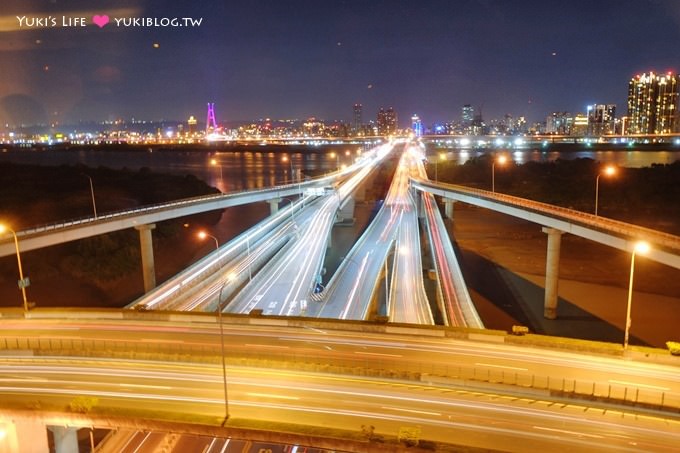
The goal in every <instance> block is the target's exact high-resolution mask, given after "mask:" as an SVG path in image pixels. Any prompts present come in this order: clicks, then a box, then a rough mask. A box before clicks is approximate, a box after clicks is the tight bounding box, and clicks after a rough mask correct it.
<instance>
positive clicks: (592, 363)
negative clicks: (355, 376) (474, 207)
mask: <svg viewBox="0 0 680 453" xmlns="http://www.w3.org/2000/svg"><path fill="white" fill-rule="evenodd" d="M92 327H93V330H88V326H87V324H83V327H82V328H77V327H71V328H70V329H75V330H77V331H78V334H77V335H67V336H61V338H64V339H69V338H72V339H79V338H100V339H106V341H107V342H109V341H112V342H119V341H128V340H129V339H131V338H136V337H133V336H132V335H130V334H129V332H130V331H133V332H138V333H139V338H137V340H139V341H144V342H146V343H153V342H157V343H159V344H166V345H169V344H173V343H177V344H185V345H192V346H201V347H208V348H209V347H210V346H211V345H212V346H213V347H218V346H219V344H218V343H219V336H218V335H219V329H218V326H215V325H212V326H209V327H208V326H205V325H203V326H193V327H186V328H182V327H179V328H176V327H172V326H170V325H162V326H153V325H150V326H147V327H141V326H139V325H127V324H125V325H122V326H121V325H117V328H116V329H115V331H110V330H106V329H105V326H104V325H102V324H96V323H95V324H94V325H93V326H92ZM140 329H142V330H141V332H140ZM207 329H212V332H210V333H208V331H207ZM270 329H273V331H270ZM119 330H122V331H127V332H128V334H127V335H126V336H125V337H121V335H120V333H116V331H119ZM177 330H179V332H182V333H183V334H184V337H185V338H187V339H186V340H178V339H177V333H178V332H177ZM291 330H293V331H294V332H296V333H294V334H293V333H290V332H291ZM245 331H246V332H244V328H243V327H236V326H230V327H227V328H225V336H226V337H227V338H228V340H227V348H228V353H232V354H236V355H238V354H240V353H243V354H246V355H248V354H256V353H260V354H261V355H267V356H271V355H273V354H274V353H275V352H277V351H278V352H279V353H281V354H282V358H284V359H285V358H287V357H290V356H291V355H293V354H295V356H296V357H298V358H304V357H308V358H312V357H318V358H319V359H326V360H339V359H345V362H344V363H345V364H350V365H352V364H356V365H362V363H365V365H366V366H368V367H372V368H375V367H376V366H387V365H389V366H390V367H396V366H400V368H402V369H403V368H406V369H411V370H416V371H423V372H430V373H432V372H434V371H437V372H439V373H442V374H447V373H448V372H449V371H447V367H448V370H451V371H455V367H460V366H466V367H477V368H480V367H481V368H483V369H488V371H489V372H492V371H494V370H496V371H499V370H500V371H502V370H506V371H507V372H513V373H518V374H535V375H541V376H548V375H551V376H556V377H558V378H570V379H580V380H584V381H591V382H600V383H605V384H620V383H621V382H624V383H633V384H635V385H639V386H640V387H641V388H643V389H648V390H654V389H656V390H658V391H668V392H675V393H677V392H678V391H679V390H680V385H679V384H680V374H679V373H678V372H677V367H673V366H670V365H658V364H652V363H641V362H635V361H630V360H625V359H618V358H610V357H603V356H589V355H581V354H575V353H569V352H560V351H554V350H542V349H535V348H528V347H520V346H514V345H507V344H486V343H480V342H468V341H464V340H451V339H444V338H441V339H436V340H430V339H423V338H421V337H409V336H399V335H392V334H370V333H362V336H361V337H356V333H351V332H349V333H337V332H333V331H324V330H319V329H304V328H296V329H279V328H270V327H266V326H258V327H250V328H245ZM248 331H249V332H250V334H248ZM9 332H12V333H11V334H10V335H17V334H18V336H29V337H30V336H32V335H31V334H32V332H35V334H37V335H38V336H42V337H45V338H53V337H54V336H53V335H50V334H48V335H45V332H44V331H31V330H22V331H18V330H16V331H9ZM187 332H197V333H195V334H192V335H189V334H188V333H187ZM277 332H281V333H282V332H288V333H289V334H288V335H280V334H279V333H277ZM8 334H9V333H8ZM21 334H23V335H21ZM244 334H245V335H244ZM57 337H59V336H57ZM126 338H127V340H126ZM46 341H47V340H46ZM285 349H289V350H290V351H285ZM365 353H369V355H370V354H373V355H374V357H372V359H375V360H371V361H368V360H365V361H364V362H361V360H358V359H359V357H360V356H361V355H362V354H365ZM284 356H285V357H284ZM362 358H363V359H367V357H365V356H364V357H362ZM347 359H352V360H347ZM399 362H401V363H402V364H401V365H399ZM555 368H556V369H555ZM631 378H636V379H639V380H638V381H636V380H635V379H631Z"/></svg>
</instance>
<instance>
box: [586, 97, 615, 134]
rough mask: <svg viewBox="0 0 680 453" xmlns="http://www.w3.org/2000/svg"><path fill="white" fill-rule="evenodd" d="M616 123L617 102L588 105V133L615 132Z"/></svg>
mask: <svg viewBox="0 0 680 453" xmlns="http://www.w3.org/2000/svg"><path fill="white" fill-rule="evenodd" d="M615 124H616V104H593V105H589V106H588V135H592V136H599V135H606V134H613V133H614V132H615Z"/></svg>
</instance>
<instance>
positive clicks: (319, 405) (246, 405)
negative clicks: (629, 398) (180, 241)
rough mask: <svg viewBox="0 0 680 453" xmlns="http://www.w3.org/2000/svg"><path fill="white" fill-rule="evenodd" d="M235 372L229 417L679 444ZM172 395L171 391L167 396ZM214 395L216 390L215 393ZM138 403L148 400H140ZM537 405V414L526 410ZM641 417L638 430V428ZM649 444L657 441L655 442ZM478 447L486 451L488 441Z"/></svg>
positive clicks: (651, 434)
mask: <svg viewBox="0 0 680 453" xmlns="http://www.w3.org/2000/svg"><path fill="white" fill-rule="evenodd" d="M239 371H240V372H243V370H230V374H231V375H232V378H231V381H230V394H231V395H233V396H232V400H231V407H232V408H233V410H232V414H233V415H234V416H236V417H255V418H259V419H269V420H273V421H281V422H286V421H290V420H296V422H298V423H299V422H302V423H303V424H310V425H319V424H321V425H322V426H324V425H325V426H335V427H339V426H344V427H346V428H347V429H351V428H352V427H353V426H354V427H355V426H356V424H357V423H359V422H361V423H362V424H365V423H371V424H375V425H376V427H379V428H378V430H379V432H391V431H389V430H390V429H397V428H396V426H398V425H403V424H404V423H414V424H418V425H420V426H422V427H423V438H430V439H436V440H437V439H438V440H440V441H443V440H446V439H450V437H448V436H450V435H452V434H453V432H456V433H458V434H457V435H464V436H470V435H474V433H479V432H484V433H486V434H487V435H493V437H494V442H497V443H495V444H493V445H495V446H496V447H498V446H502V445H503V443H504V442H507V441H510V440H511V439H509V438H508V436H509V437H510V438H512V437H520V438H523V439H524V440H523V442H522V443H523V446H524V447H529V448H528V449H526V450H518V451H531V450H533V449H535V448H548V447H549V446H550V445H553V443H554V440H555V439H557V440H558V441H559V443H561V444H563V445H570V444H571V445H574V446H578V447H579V448H580V449H582V448H588V449H590V448H591V447H597V448H601V445H600V444H601V443H602V442H603V441H606V442H607V445H608V446H609V447H611V448H621V447H625V445H629V444H631V443H634V444H635V445H637V446H638V447H642V448H645V449H647V448H650V449H653V450H654V451H672V449H673V448H677V447H678V446H680V443H679V442H680V439H679V434H678V423H677V421H675V422H674V421H669V420H664V419H658V418H654V417H646V418H645V417H640V416H638V415H634V414H633V415H631V414H628V415H625V414H622V413H615V414H611V412H612V411H610V412H609V414H608V413H607V411H591V412H586V410H587V408H584V407H579V406H568V407H569V408H571V410H565V409H564V408H565V407H567V405H559V404H554V403H553V402H549V401H539V402H536V401H532V400H526V399H520V398H512V397H510V398H508V397H504V396H502V395H485V394H480V393H470V392H466V391H452V390H450V389H439V388H436V387H431V386H422V385H413V384H399V383H396V384H395V383H385V382H376V381H375V380H370V379H348V378H338V377H328V378H327V380H328V382H326V383H325V384H323V383H320V382H319V379H318V376H313V375H311V376H310V375H309V374H292V373H279V372H277V373H270V376H264V377H263V375H262V374H261V372H260V370H246V374H245V375H244V376H242V377H236V376H234V375H237V374H239ZM248 373H251V374H248ZM272 376H273V377H272ZM87 382H90V384H89V385H92V386H96V385H97V383H96V382H93V381H86V383H84V384H83V385H88V384H87ZM182 384H186V381H183V382H182ZM217 387H218V388H219V386H217ZM75 391H76V392H77V391H78V390H75ZM177 391H178V389H175V392H173V393H176V392H177ZM191 391H195V390H190V392H191ZM217 393H220V391H219V390H217ZM105 398H110V397H105ZM120 398H125V396H121V397H120ZM141 398H142V399H144V398H151V396H150V395H148V394H143V395H141ZM161 400H162V398H161ZM137 403H138V401H137ZM209 403H212V404H213V406H214V405H218V406H219V405H220V404H221V403H222V401H221V400H220V399H216V400H215V399H213V400H212V401H209ZM537 403H538V404H539V405H540V406H539V408H536V407H532V404H537ZM157 404H158V401H154V405H157ZM133 407H134V406H133ZM182 408H184V410H185V411H189V412H190V411H192V410H194V411H195V410H199V411H200V410H205V409H204V408H202V407H201V406H200V405H197V403H196V402H195V399H194V400H192V399H190V398H189V399H187V400H185V401H184V404H178V403H176V407H175V410H178V411H181V410H182ZM199 413H200V412H199ZM584 414H585V415H584ZM624 415H625V416H624ZM338 417H339V418H338ZM607 417H609V419H608V418H607ZM641 418H645V423H643V425H644V426H640V425H641ZM377 420H380V422H381V423H383V424H387V425H389V426H390V427H389V428H388V427H384V429H386V430H387V431H381V430H383V426H382V425H381V424H380V423H378V422H377ZM388 422H389V423H388ZM462 438H466V439H467V437H462ZM525 438H527V439H531V441H529V440H527V439H525ZM499 439H501V440H499ZM655 439H657V440H658V439H663V441H662V443H661V444H660V443H659V442H658V441H655ZM515 441H516V439H515ZM546 442H548V443H547V444H546ZM466 443H467V440H466ZM484 445H485V446H486V447H490V446H491V445H490V444H489V443H488V442H485V443H484ZM664 446H665V447H666V450H664ZM553 447H554V445H553ZM593 451H595V450H593Z"/></svg>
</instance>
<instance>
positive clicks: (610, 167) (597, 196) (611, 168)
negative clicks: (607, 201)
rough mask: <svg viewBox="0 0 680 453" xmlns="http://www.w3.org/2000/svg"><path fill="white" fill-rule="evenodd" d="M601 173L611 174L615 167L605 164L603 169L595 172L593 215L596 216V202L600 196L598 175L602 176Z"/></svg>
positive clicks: (614, 171)
mask: <svg viewBox="0 0 680 453" xmlns="http://www.w3.org/2000/svg"><path fill="white" fill-rule="evenodd" d="M602 173H604V174H605V175H607V176H612V175H613V174H614V173H616V167H614V166H612V165H607V166H606V167H605V168H604V170H602V171H601V172H599V173H598V174H597V178H595V216H597V202H598V198H599V196H600V176H602Z"/></svg>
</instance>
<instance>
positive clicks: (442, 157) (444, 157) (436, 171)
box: [434, 153, 446, 182]
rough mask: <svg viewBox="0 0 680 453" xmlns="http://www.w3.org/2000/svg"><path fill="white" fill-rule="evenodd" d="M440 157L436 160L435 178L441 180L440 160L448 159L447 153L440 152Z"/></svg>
mask: <svg viewBox="0 0 680 453" xmlns="http://www.w3.org/2000/svg"><path fill="white" fill-rule="evenodd" d="M438 157H439V158H438V159H435V160H434V180H435V181H436V182H439V161H440V160H446V154H445V153H439V156H438Z"/></svg>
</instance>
